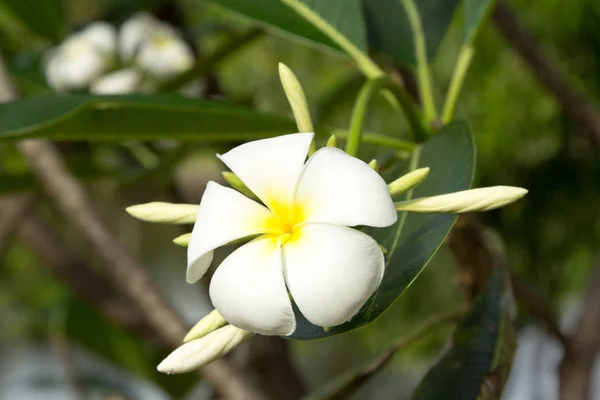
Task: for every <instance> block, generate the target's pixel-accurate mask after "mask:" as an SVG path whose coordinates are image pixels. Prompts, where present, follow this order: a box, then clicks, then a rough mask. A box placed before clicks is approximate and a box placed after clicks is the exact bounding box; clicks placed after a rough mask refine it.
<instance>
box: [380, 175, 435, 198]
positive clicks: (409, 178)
mask: <svg viewBox="0 0 600 400" xmlns="http://www.w3.org/2000/svg"><path fill="white" fill-rule="evenodd" d="M427 175H429V168H419V169H415V170H414V171H411V172H409V173H408V174H406V175H404V176H401V177H400V178H398V179H396V180H395V181H394V182H392V183H390V184H389V185H388V190H389V192H390V195H392V196H396V195H399V194H402V193H404V192H406V191H407V190H410V189H412V188H414V187H417V186H419V185H420V184H421V183H423V181H424V180H425V178H427Z"/></svg>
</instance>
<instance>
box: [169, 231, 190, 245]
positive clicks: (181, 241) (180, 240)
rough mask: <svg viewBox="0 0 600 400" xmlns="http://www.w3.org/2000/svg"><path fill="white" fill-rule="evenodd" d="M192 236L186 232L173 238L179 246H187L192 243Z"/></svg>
mask: <svg viewBox="0 0 600 400" xmlns="http://www.w3.org/2000/svg"><path fill="white" fill-rule="evenodd" d="M191 238H192V234H191V233H184V234H183V235H181V236H177V237H176V238H175V239H173V243H175V244H176V245H178V246H182V247H187V246H189V244H190V239H191Z"/></svg>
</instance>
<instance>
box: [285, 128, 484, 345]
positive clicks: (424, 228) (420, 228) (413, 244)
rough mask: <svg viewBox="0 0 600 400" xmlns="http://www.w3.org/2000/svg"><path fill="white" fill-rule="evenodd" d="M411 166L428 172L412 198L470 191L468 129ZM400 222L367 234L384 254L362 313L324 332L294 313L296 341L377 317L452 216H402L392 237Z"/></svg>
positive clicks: (442, 135) (449, 131)
mask: <svg viewBox="0 0 600 400" xmlns="http://www.w3.org/2000/svg"><path fill="white" fill-rule="evenodd" d="M417 167H430V168H431V172H430V174H429V176H428V177H427V179H426V180H425V182H423V183H422V184H421V185H420V186H419V187H418V188H417V189H416V190H415V193H414V197H424V196H432V195H437V194H443V193H449V192H455V191H459V190H466V189H468V188H469V187H470V186H471V181H472V180H473V173H474V170H475V144H474V142H473V138H472V136H471V132H470V130H469V128H468V126H467V125H466V124H465V123H463V122H455V123H452V124H449V125H447V126H445V127H444V128H443V129H441V130H440V132H439V133H438V134H437V135H436V136H434V137H433V138H432V139H430V140H429V141H428V142H426V143H425V144H424V145H422V148H421V150H420V159H419V162H418V165H417ZM406 170H407V167H406V166H405V165H398V166H397V167H396V168H393V171H392V173H390V175H389V176H387V181H391V180H392V179H395V178H397V177H398V176H400V175H402V174H403V173H405V172H406ZM400 220H401V218H399V222H398V223H396V224H395V225H393V226H391V227H389V228H386V229H369V230H368V231H367V232H368V233H369V234H371V235H372V236H373V237H374V238H375V239H376V240H377V241H378V242H379V243H381V244H382V245H383V246H384V247H385V248H386V249H387V250H388V253H387V254H386V271H385V275H384V277H383V281H382V282H381V286H380V287H379V289H378V290H377V291H376V292H375V294H374V295H373V296H372V297H371V298H370V299H369V300H368V301H367V303H366V304H365V305H364V306H363V308H362V309H361V310H360V311H359V312H358V314H357V315H356V316H354V318H352V319H351V320H350V321H349V322H347V323H345V324H342V325H340V326H337V327H334V328H331V329H329V330H328V331H327V332H325V331H324V330H323V328H321V327H318V326H315V325H312V324H311V323H310V322H308V321H307V320H306V319H305V318H304V317H303V316H302V315H301V314H300V313H299V311H298V310H296V315H297V328H296V332H294V334H293V335H292V337H293V338H297V339H316V338H321V337H325V336H331V335H336V334H338V333H342V332H346V331H348V330H352V329H356V328H359V327H361V326H363V325H366V324H368V323H370V322H372V321H373V320H375V319H376V318H377V317H379V316H380V315H381V314H382V313H383V312H384V311H385V310H386V309H387V308H388V307H389V306H390V305H391V304H392V303H393V302H394V301H395V300H396V299H397V298H398V297H399V296H400V295H401V294H402V293H403V292H404V290H406V288H408V286H410V284H411V283H412V282H413V280H414V279H416V278H417V276H418V275H419V274H420V273H421V271H422V270H423V268H425V266H426V265H427V264H428V263H429V261H430V260H431V258H432V257H433V256H434V255H435V253H436V252H437V250H438V249H439V247H440V246H441V245H442V243H443V242H444V239H445V238H446V235H447V234H448V232H449V231H450V229H451V228H452V225H453V224H454V222H455V220H456V217H455V216H454V215H448V214H410V213H409V214H408V216H407V218H406V222H405V224H404V228H403V229H402V230H401V234H400V236H399V237H398V235H397V233H398V230H399V226H400Z"/></svg>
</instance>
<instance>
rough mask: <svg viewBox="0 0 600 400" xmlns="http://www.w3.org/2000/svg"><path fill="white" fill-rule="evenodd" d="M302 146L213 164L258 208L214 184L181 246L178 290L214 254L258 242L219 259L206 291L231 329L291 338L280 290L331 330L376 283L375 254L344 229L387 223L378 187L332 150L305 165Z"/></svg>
mask: <svg viewBox="0 0 600 400" xmlns="http://www.w3.org/2000/svg"><path fill="white" fill-rule="evenodd" d="M312 139H313V134H312V133H298V134H291V135H285V136H280V137H276V138H272V139H264V140H258V141H254V142H249V143H246V144H243V145H241V146H238V147H236V148H234V149H232V150H230V151H229V152H227V153H225V154H223V155H221V156H219V158H220V159H221V160H222V161H223V162H224V163H225V164H226V165H227V166H228V167H229V168H230V169H231V170H232V171H233V172H234V173H235V174H236V175H237V176H238V177H239V178H240V179H241V180H242V182H243V183H244V184H245V185H246V186H247V187H248V188H249V189H250V190H251V191H252V192H253V193H254V194H255V195H256V196H258V197H259V198H260V199H261V200H262V202H263V204H264V206H263V205H261V204H259V203H257V202H255V201H253V200H251V199H249V198H247V197H245V196H244V195H242V194H241V193H239V192H237V191H235V190H233V189H229V188H225V187H223V186H221V185H219V184H217V183H215V182H209V183H208V185H207V188H206V191H205V192H204V196H203V197H202V201H201V203H200V207H199V210H198V216H197V219H196V223H195V225H194V229H193V231H192V236H191V239H190V243H189V247H188V271H187V280H188V282H190V283H193V282H196V281H197V280H198V279H200V278H201V277H202V276H203V275H204V273H205V272H206V270H207V269H208V267H209V265H210V263H211V261H212V258H213V250H214V249H216V248H217V247H220V246H223V245H225V244H227V243H229V242H232V241H234V240H238V239H241V238H246V237H249V236H258V237H257V238H256V239H254V240H252V241H250V242H249V243H247V244H245V245H243V246H241V247H240V248H238V249H237V250H236V251H234V252H233V253H232V254H231V255H230V256H229V257H227V258H226V259H225V260H224V261H223V263H222V264H221V265H220V266H219V267H218V268H217V270H216V272H215V274H214V276H213V278H212V280H211V283H210V298H211V300H212V302H213V305H214V306H215V308H216V309H217V310H218V311H219V312H220V313H221V314H222V315H223V317H224V318H225V320H226V321H227V322H229V323H230V324H232V325H234V326H236V327H238V328H241V329H245V330H249V331H252V332H256V333H262V334H266V335H290V334H292V333H293V332H294V330H295V329H296V319H295V316H294V312H293V309H292V304H291V301H290V297H289V295H288V290H289V292H290V293H291V296H292V297H293V299H294V301H295V303H296V304H297V306H298V308H299V309H300V311H301V312H302V314H303V315H304V316H305V317H306V318H307V319H308V320H309V321H310V322H312V323H313V324H315V325H319V326H324V327H330V326H336V325H339V324H341V323H344V322H346V321H348V320H350V318H352V317H353V316H354V315H355V314H356V313H357V312H358V310H359V309H360V308H361V307H362V306H363V304H364V303H365V302H366V301H367V299H368V298H369V297H370V296H371V295H372V294H373V292H374V291H375V290H376V289H377V287H378V286H379V284H380V283H381V279H382V277H383V270H384V258H383V253H382V251H381V249H380V247H379V245H378V244H377V242H376V241H375V240H374V239H373V238H371V237H370V236H368V235H366V234H364V233H362V232H360V231H358V230H355V229H352V228H349V227H351V226H357V225H367V226H374V227H386V226H390V225H392V224H393V223H395V222H396V219H397V213H396V210H395V208H394V203H393V202H392V199H391V196H390V194H389V193H388V189H387V185H386V184H385V182H384V181H383V179H382V178H381V177H380V176H379V174H377V172H375V171H373V169H371V168H370V167H369V166H368V165H367V164H365V163H364V162H363V161H361V160H358V159H356V158H354V157H351V156H349V155H348V154H346V153H345V152H343V151H341V150H339V149H335V148H331V147H328V148H323V149H321V150H319V151H318V152H316V153H315V154H314V155H313V156H312V157H311V158H310V159H309V160H308V161H307V162H306V164H305V160H306V156H307V154H308V149H309V145H310V143H311V141H312Z"/></svg>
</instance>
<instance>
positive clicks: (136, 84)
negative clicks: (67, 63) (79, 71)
mask: <svg viewBox="0 0 600 400" xmlns="http://www.w3.org/2000/svg"><path fill="white" fill-rule="evenodd" d="M141 82H142V74H141V73H140V72H139V71H138V70H136V69H135V68H123V69H120V70H117V71H114V72H111V73H109V74H107V75H104V76H102V77H100V78H98V79H96V80H95V81H94V82H92V85H91V86H90V92H92V93H93V94H126V93H134V92H136V91H138V90H139V89H140V83H141Z"/></svg>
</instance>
